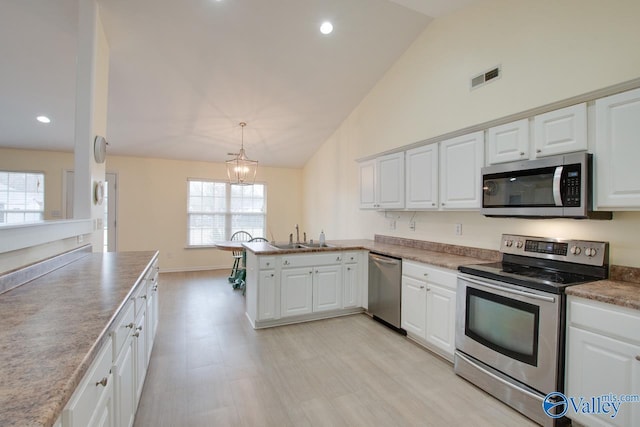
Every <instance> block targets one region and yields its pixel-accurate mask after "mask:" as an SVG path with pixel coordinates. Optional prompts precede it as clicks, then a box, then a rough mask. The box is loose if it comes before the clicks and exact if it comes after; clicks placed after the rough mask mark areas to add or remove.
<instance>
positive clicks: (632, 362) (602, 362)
mask: <svg viewBox="0 0 640 427" xmlns="http://www.w3.org/2000/svg"><path fill="white" fill-rule="evenodd" d="M567 306H568V309H567V319H568V320H567V353H566V361H565V365H566V371H567V372H566V384H565V395H566V396H567V397H568V398H569V399H573V401H574V402H575V403H576V405H577V409H578V410H577V411H576V410H574V408H573V405H572V404H570V405H569V409H568V412H567V414H566V416H567V417H569V418H571V419H572V420H575V421H577V422H579V423H581V424H583V425H585V426H589V427H591V426H593V427H605V426H606V427H609V426H611V427H613V426H616V427H632V426H637V425H638V421H639V420H640V402H622V396H638V395H640V312H638V311H637V310H632V309H628V308H625V307H618V306H613V305H610V304H605V303H602V302H598V301H592V300H586V299H583V298H578V297H573V296H569V297H568V304H567ZM580 398H583V399H584V400H582V401H580ZM592 398H593V399H595V401H600V402H614V403H617V404H619V408H618V411H617V413H615V415H614V412H612V411H613V408H612V407H611V405H608V406H607V409H609V413H607V414H604V413H602V414H594V413H589V411H588V410H589V409H598V408H594V407H593V406H591V407H588V406H585V405H582V404H581V402H587V403H588V404H591V402H592ZM600 408H601V409H603V407H602V406H601V405H600ZM612 415H614V416H612Z"/></svg>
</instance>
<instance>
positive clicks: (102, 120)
mask: <svg viewBox="0 0 640 427" xmlns="http://www.w3.org/2000/svg"><path fill="white" fill-rule="evenodd" d="M76 71H77V76H76V114H75V165H74V169H75V180H74V195H73V196H74V199H73V200H74V203H73V214H74V218H76V219H92V220H93V224H94V226H93V230H94V232H93V233H92V236H91V243H92V244H93V249H94V251H101V250H102V242H103V233H102V224H103V219H104V214H103V210H104V206H102V205H98V204H96V203H95V199H94V191H95V190H94V189H95V185H96V183H98V182H104V180H105V164H104V163H102V164H98V163H96V162H95V160H94V156H93V141H94V139H95V137H96V135H102V136H106V127H107V96H108V78H109V47H108V44H107V41H106V37H105V35H104V30H103V28H102V23H101V21H100V16H99V12H98V5H97V3H96V0H79V1H78V52H77V68H76Z"/></svg>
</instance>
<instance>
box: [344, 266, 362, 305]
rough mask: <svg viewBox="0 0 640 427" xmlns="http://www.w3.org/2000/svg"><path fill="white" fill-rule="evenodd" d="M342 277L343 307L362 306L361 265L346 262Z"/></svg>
mask: <svg viewBox="0 0 640 427" xmlns="http://www.w3.org/2000/svg"><path fill="white" fill-rule="evenodd" d="M342 279H343V280H342V308H355V307H360V280H361V278H360V265H359V264H357V263H348V264H345V265H344V267H343V269H342Z"/></svg>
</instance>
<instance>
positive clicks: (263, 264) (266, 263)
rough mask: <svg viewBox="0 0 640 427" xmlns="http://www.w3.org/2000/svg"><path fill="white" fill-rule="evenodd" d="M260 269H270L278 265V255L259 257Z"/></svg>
mask: <svg viewBox="0 0 640 427" xmlns="http://www.w3.org/2000/svg"><path fill="white" fill-rule="evenodd" d="M258 260H259V261H258V263H259V265H260V267H259V268H260V270H270V269H272V268H275V266H276V257H272V256H269V257H258Z"/></svg>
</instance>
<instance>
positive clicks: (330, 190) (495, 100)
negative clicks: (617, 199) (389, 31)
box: [303, 0, 640, 267]
mask: <svg viewBox="0 0 640 427" xmlns="http://www.w3.org/2000/svg"><path fill="white" fill-rule="evenodd" d="M638 16H640V2H638V1H637V0H619V1H615V2H603V1H600V0H563V1H560V2H559V1H556V0H487V1H483V2H479V4H475V5H472V6H470V7H468V8H465V9H462V10H460V11H458V12H456V13H454V14H452V15H449V16H446V17H443V18H440V19H436V20H435V21H434V22H433V23H432V24H430V25H429V27H427V29H426V30H425V31H424V32H423V34H422V35H421V36H420V37H419V38H418V39H417V40H416V41H415V42H414V44H413V45H412V46H411V47H410V48H409V49H408V50H407V52H406V53H405V54H404V55H403V56H402V57H401V58H400V60H399V61H398V62H397V63H396V64H394V66H393V67H392V68H391V69H390V70H389V71H388V73H387V74H386V76H385V77H384V78H383V79H382V80H381V81H380V82H379V83H378V84H377V85H376V87H375V88H374V89H373V90H372V91H371V92H370V93H369V94H368V96H367V97H366V98H365V99H364V100H363V101H362V102H361V104H360V105H359V106H358V107H357V108H356V109H355V110H354V111H353V112H352V113H351V115H350V116H349V117H348V118H347V119H346V120H345V121H344V123H343V124H342V126H341V127H340V128H339V129H338V130H337V131H336V132H335V133H334V135H332V136H331V138H329V140H327V141H326V143H325V144H324V145H323V146H322V147H321V148H320V149H319V150H318V152H317V153H316V154H315V155H314V156H313V158H312V159H310V160H309V162H308V163H307V164H306V166H305V168H304V172H303V179H304V191H303V194H304V206H303V210H304V217H305V224H306V227H307V228H308V229H309V230H310V232H311V233H312V235H314V234H317V233H319V232H320V229H321V228H324V230H325V233H326V234H327V238H328V239H332V238H362V237H365V238H372V237H373V235H374V234H376V233H378V234H388V235H395V236H402V237H409V238H416V239H422V240H430V241H437V242H446V243H453V244H461V245H468V246H477V247H483V248H490V249H498V248H499V240H500V235H501V233H503V232H508V233H521V234H531V235H540V236H555V237H573V238H582V239H593V240H606V241H610V242H611V261H612V263H615V264H619V265H629V266H637V267H640V245H638V244H637V242H638V241H640V227H639V226H640V213H637V212H630V213H616V214H614V220H612V221H576V220H524V219H490V218H485V217H483V216H481V215H480V214H479V213H478V212H433V213H426V212H422V213H417V214H415V217H414V220H415V221H416V223H417V227H416V230H415V231H411V230H409V228H408V222H409V220H410V218H411V217H412V215H413V213H400V214H398V213H388V214H384V213H380V212H370V211H361V210H359V209H358V174H357V164H356V162H355V159H357V158H359V157H363V156H368V155H371V154H375V153H379V152H383V151H386V150H390V149H393V148H397V147H401V146H404V145H407V144H411V143H415V142H418V141H421V140H425V139H428V138H432V137H437V136H439V135H442V134H445V133H448V132H452V131H455V130H458V129H462V128H465V127H468V126H473V125H476V124H480V123H484V122H486V121H489V120H493V119H498V118H501V117H505V116H508V115H510V114H514V113H518V112H522V111H525V110H528V109H531V108H535V107H539V106H542V105H546V104H549V103H552V102H556V101H560V100H563V99H566V98H570V97H572V96H577V95H581V94H584V93H587V92H590V91H593V90H596V89H600V88H603V87H606V86H610V85H613V84H616V83H620V82H624V81H628V80H631V79H634V78H638V77H640V49H638V48H637V41H638V40H640V25H637V19H636V18H637V17H638ZM498 64H500V65H502V69H503V76H502V78H501V79H499V80H497V81H496V82H494V83H491V84H489V85H487V86H484V87H482V88H479V89H476V90H474V91H470V90H469V80H470V78H471V76H473V75H475V74H477V73H480V72H482V71H485V70H487V69H489V68H491V67H493V66H495V65H498ZM385 215H387V216H389V217H395V219H396V220H397V221H398V222H397V229H396V230H390V229H389V225H388V224H389V220H388V219H387V218H385ZM455 223H462V224H463V235H462V236H455V235H454V224H455Z"/></svg>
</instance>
